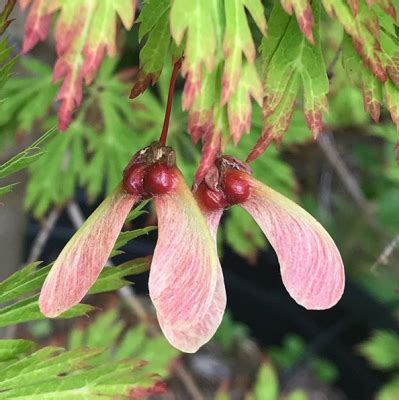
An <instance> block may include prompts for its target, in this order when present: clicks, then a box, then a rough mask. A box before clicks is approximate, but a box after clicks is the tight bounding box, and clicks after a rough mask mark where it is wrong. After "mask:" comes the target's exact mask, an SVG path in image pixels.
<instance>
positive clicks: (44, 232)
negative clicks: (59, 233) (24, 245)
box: [27, 207, 62, 264]
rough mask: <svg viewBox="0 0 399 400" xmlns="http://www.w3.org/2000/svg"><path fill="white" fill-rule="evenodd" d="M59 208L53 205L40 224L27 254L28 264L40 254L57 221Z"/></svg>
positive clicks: (59, 213)
mask: <svg viewBox="0 0 399 400" xmlns="http://www.w3.org/2000/svg"><path fill="white" fill-rule="evenodd" d="M61 211H62V209H61V208H58V207H55V208H53V209H52V210H51V212H50V214H49V215H48V217H47V218H46V220H45V221H44V223H43V224H42V227H41V229H40V231H39V233H38V234H37V236H36V238H35V241H34V242H33V245H32V248H31V251H30V253H29V256H28V260H27V263H28V264H30V263H32V262H34V261H37V260H38V259H39V257H40V255H41V254H42V251H43V249H44V246H45V245H46V243H47V241H48V239H49V237H50V234H51V232H52V231H53V229H54V226H55V224H56V223H57V220H58V218H59V217H60V215H61Z"/></svg>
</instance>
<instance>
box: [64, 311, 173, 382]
mask: <svg viewBox="0 0 399 400" xmlns="http://www.w3.org/2000/svg"><path fill="white" fill-rule="evenodd" d="M145 331H146V329H145V327H144V326H143V325H137V326H135V327H133V328H126V324H125V323H124V322H122V321H121V320H120V315H119V310H118V309H110V310H108V311H105V312H104V313H102V314H100V315H98V316H97V318H96V319H95V320H94V321H93V322H92V323H91V324H90V325H89V326H88V327H87V328H79V327H76V328H74V329H73V330H72V331H71V332H70V334H69V339H68V348H69V349H76V348H79V347H82V346H83V347H90V348H97V347H101V348H105V349H106V350H105V351H104V352H102V353H101V354H100V355H98V356H97V357H95V358H93V359H92V360H91V361H90V364H91V365H93V366H97V365H102V364H107V363H109V362H112V361H118V360H123V359H126V358H128V357H134V358H136V359H140V360H144V361H147V362H148V366H144V367H143V370H144V371H147V370H148V371H149V372H150V371H151V372H152V373H155V374H157V375H159V376H161V377H162V378H165V377H167V375H168V374H169V367H170V363H171V362H172V360H173V359H174V358H175V357H176V356H177V355H178V354H179V353H178V351H177V350H176V349H175V348H174V347H172V346H171V345H170V344H169V343H168V342H167V340H166V339H165V338H164V337H163V336H162V335H160V336H155V337H148V336H147V335H146V332H145ZM104 332H107V334H106V335H104Z"/></svg>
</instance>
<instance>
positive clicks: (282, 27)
mask: <svg viewBox="0 0 399 400" xmlns="http://www.w3.org/2000/svg"><path fill="white" fill-rule="evenodd" d="M319 13H320V4H319V2H318V1H314V2H313V14H314V16H315V23H316V27H318V23H319ZM314 38H315V45H312V44H310V43H309V42H308V41H307V40H306V38H305V37H304V36H303V35H302V34H301V32H300V29H299V26H298V23H297V21H296V20H295V19H294V18H293V17H290V16H289V15H287V14H286V13H285V12H284V11H283V9H282V7H281V5H280V4H278V3H276V5H275V7H274V9H273V11H272V14H271V17H270V20H269V33H268V37H266V38H264V39H263V41H262V59H263V69H264V75H265V78H266V79H265V93H264V95H265V101H264V106H263V114H264V117H265V125H264V128H263V132H262V136H261V138H260V139H259V141H258V143H257V144H256V145H255V147H254V149H253V150H252V152H251V154H250V155H249V160H253V159H255V158H256V157H258V156H259V155H260V154H261V153H262V152H263V151H264V150H265V149H266V147H267V146H268V145H269V144H270V143H271V141H272V140H276V141H277V142H279V141H281V139H282V136H283V134H284V132H285V131H286V130H287V129H288V126H289V124H290V121H291V116H292V113H293V111H294V106H295V102H296V99H297V96H298V93H299V90H300V88H301V87H302V88H303V99H304V101H303V102H304V113H305V118H306V122H307V125H308V126H309V128H310V129H311V130H312V132H313V134H314V135H315V136H316V135H317V134H319V133H320V132H321V130H322V128H323V125H322V112H323V111H326V110H327V97H326V95H327V93H328V90H329V82H328V78H327V73H326V68H325V65H324V60H323V56H322V52H321V47H320V39H319V34H318V30H317V29H316V30H315V32H314Z"/></svg>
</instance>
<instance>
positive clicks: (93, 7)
mask: <svg viewBox="0 0 399 400" xmlns="http://www.w3.org/2000/svg"><path fill="white" fill-rule="evenodd" d="M136 1H137V0H87V1H80V0H69V1H67V2H64V1H61V0H19V3H20V5H21V7H22V8H23V9H24V8H26V7H28V6H29V5H30V6H31V8H30V12H29V15H28V18H27V20H26V26H25V37H24V43H23V47H22V52H24V53H26V52H28V51H29V50H31V49H32V48H33V47H34V46H35V45H36V44H37V43H38V42H39V41H43V40H45V39H46V38H47V36H48V33H49V30H50V26H51V21H52V19H53V16H54V13H55V12H57V22H56V25H55V39H56V49H57V56H58V59H57V62H56V64H55V66H54V74H53V79H54V81H56V80H59V79H63V83H62V85H61V88H60V90H59V92H58V95H57V99H58V100H59V101H60V103H61V105H60V108H59V111H58V115H59V127H60V130H65V129H66V128H67V127H68V125H69V124H70V122H71V119H72V113H73V112H74V111H75V110H76V108H77V107H78V106H79V105H80V103H81V101H82V87H83V81H85V82H86V84H90V83H91V82H92V80H93V79H94V77H95V75H96V72H97V70H98V68H99V66H100V64H101V62H102V60H103V58H104V55H105V53H108V55H110V56H113V55H115V53H116V45H115V37H116V26H117V16H119V18H120V19H121V20H122V23H123V25H124V26H125V28H126V29H130V28H131V26H132V24H133V20H134V14H135V9H136Z"/></svg>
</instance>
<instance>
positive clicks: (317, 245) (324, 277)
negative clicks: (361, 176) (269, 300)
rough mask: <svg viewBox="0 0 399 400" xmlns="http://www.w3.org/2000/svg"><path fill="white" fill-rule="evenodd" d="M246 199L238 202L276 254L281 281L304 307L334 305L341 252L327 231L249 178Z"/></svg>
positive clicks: (341, 277)
mask: <svg viewBox="0 0 399 400" xmlns="http://www.w3.org/2000/svg"><path fill="white" fill-rule="evenodd" d="M247 179H248V180H249V182H250V185H251V195H250V198H249V199H248V200H247V201H246V202H244V203H242V204H241V206H242V207H243V208H245V209H246V210H247V211H248V212H249V213H250V214H251V215H252V217H253V218H254V219H255V221H256V222H257V223H258V225H259V226H260V227H261V229H262V230H263V232H264V233H265V235H266V237H267V238H268V240H269V242H270V243H271V245H272V246H273V248H274V250H275V251H276V253H277V257H278V260H279V263H280V269H281V275H282V279H283V283H284V285H285V287H286V289H287V290H288V292H289V294H290V295H291V297H292V298H293V299H294V300H295V301H296V302H297V303H299V304H300V305H302V306H304V307H305V308H307V309H313V310H323V309H326V308H330V307H332V306H333V305H335V304H336V303H337V302H338V300H339V299H340V298H341V296H342V294H343V291H344V286H345V272H344V266H343V263H342V259H341V255H340V253H339V251H338V249H337V247H336V245H335V243H334V241H333V240H332V238H331V237H330V235H329V234H328V232H327V231H326V230H325V229H324V228H323V227H322V226H321V225H320V224H319V222H317V221H316V220H315V219H314V218H313V217H312V216H311V215H310V214H309V213H307V212H306V211H305V210H304V209H302V208H301V207H299V206H298V205H297V204H295V203H294V202H292V201H291V200H289V199H287V198H286V197H284V196H283V195H281V194H279V193H277V192H275V191H274V190H273V189H271V188H269V187H268V186H266V185H264V184H262V183H261V182H259V181H257V180H256V179H254V178H252V177H248V178H247Z"/></svg>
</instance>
